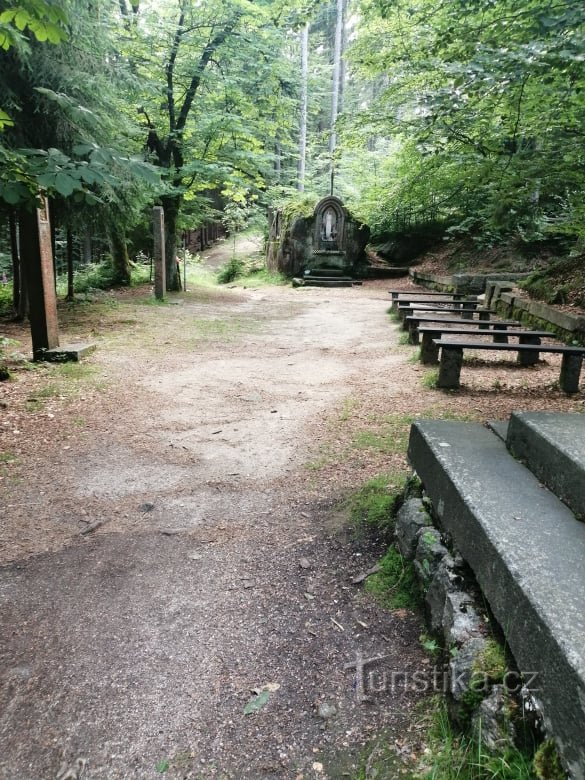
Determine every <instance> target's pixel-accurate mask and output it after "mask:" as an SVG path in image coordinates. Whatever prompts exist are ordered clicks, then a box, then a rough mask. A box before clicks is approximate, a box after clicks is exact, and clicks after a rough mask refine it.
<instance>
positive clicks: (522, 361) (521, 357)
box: [518, 336, 540, 366]
mask: <svg viewBox="0 0 585 780" xmlns="http://www.w3.org/2000/svg"><path fill="white" fill-rule="evenodd" d="M520 344H540V339H539V337H538V336H520ZM539 359H540V352H518V363H519V365H521V366H535V365H536V364H537V363H538V361H539Z"/></svg>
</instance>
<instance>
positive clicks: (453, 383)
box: [437, 347, 463, 389]
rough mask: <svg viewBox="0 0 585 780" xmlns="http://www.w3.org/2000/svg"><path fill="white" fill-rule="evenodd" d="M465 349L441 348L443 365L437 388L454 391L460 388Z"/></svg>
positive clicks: (440, 369)
mask: <svg viewBox="0 0 585 780" xmlns="http://www.w3.org/2000/svg"><path fill="white" fill-rule="evenodd" d="M462 363H463V349H462V348H461V347H441V365H440V367H439V379H438V381H437V387H443V388H445V389H454V388H457V387H459V378H460V376H461V365H462Z"/></svg>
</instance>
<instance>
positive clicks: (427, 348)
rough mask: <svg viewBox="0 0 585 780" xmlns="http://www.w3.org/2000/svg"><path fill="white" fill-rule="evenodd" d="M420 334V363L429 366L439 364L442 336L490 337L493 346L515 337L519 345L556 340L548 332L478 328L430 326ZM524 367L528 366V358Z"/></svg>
mask: <svg viewBox="0 0 585 780" xmlns="http://www.w3.org/2000/svg"><path fill="white" fill-rule="evenodd" d="M418 333H419V335H420V336H422V341H421V349H420V361H421V363H425V364H427V365H433V364H436V363H438V362H439V347H438V346H437V345H436V343H435V341H436V340H437V339H440V338H441V336H442V335H446V336H447V335H453V336H490V337H492V344H507V343H508V337H509V336H514V337H516V338H518V343H519V344H540V343H541V341H540V340H541V339H543V338H547V337H549V338H554V337H555V334H554V333H550V332H549V331H548V330H521V329H518V330H512V329H510V330H509V329H507V328H506V330H496V329H492V330H488V331H485V330H484V331H479V330H478V328H469V327H466V328H450V327H446V326H444V325H440V324H437V325H428V326H426V325H425V326H424V327H420V326H419V329H418ZM532 361H533V363H537V362H538V353H535V354H534V355H533V356H532ZM523 365H528V356H526V361H525V362H524V364H523Z"/></svg>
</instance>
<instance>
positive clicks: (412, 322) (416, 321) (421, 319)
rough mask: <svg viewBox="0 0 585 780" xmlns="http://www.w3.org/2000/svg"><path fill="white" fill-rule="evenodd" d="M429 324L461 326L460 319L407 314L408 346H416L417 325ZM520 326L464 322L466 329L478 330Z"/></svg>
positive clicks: (511, 322) (513, 322)
mask: <svg viewBox="0 0 585 780" xmlns="http://www.w3.org/2000/svg"><path fill="white" fill-rule="evenodd" d="M429 322H438V323H440V324H441V325H444V324H445V323H448V324H450V325H456V324H457V325H461V324H462V323H461V317H438V316H437V317H434V316H433V315H432V314H425V313H424V312H423V314H421V315H418V314H409V315H408V316H407V317H405V318H404V323H403V324H405V325H406V326H407V328H408V341H409V343H410V344H418V329H419V325H421V324H422V325H424V324H426V323H429ZM514 326H517V327H518V328H519V327H520V326H521V323H520V322H518V320H491V319H490V320H466V321H465V327H466V328H477V329H478V330H506V329H507V328H508V327H514Z"/></svg>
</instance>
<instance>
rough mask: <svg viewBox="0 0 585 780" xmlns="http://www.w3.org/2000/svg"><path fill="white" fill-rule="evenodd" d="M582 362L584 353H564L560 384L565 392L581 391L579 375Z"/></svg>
mask: <svg viewBox="0 0 585 780" xmlns="http://www.w3.org/2000/svg"><path fill="white" fill-rule="evenodd" d="M582 363H583V356H582V355H571V354H570V353H568V354H565V355H563V361H562V363H561V376H560V378H559V385H560V387H561V390H563V391H564V392H565V393H578V392H579V376H580V374H581V364H582Z"/></svg>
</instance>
